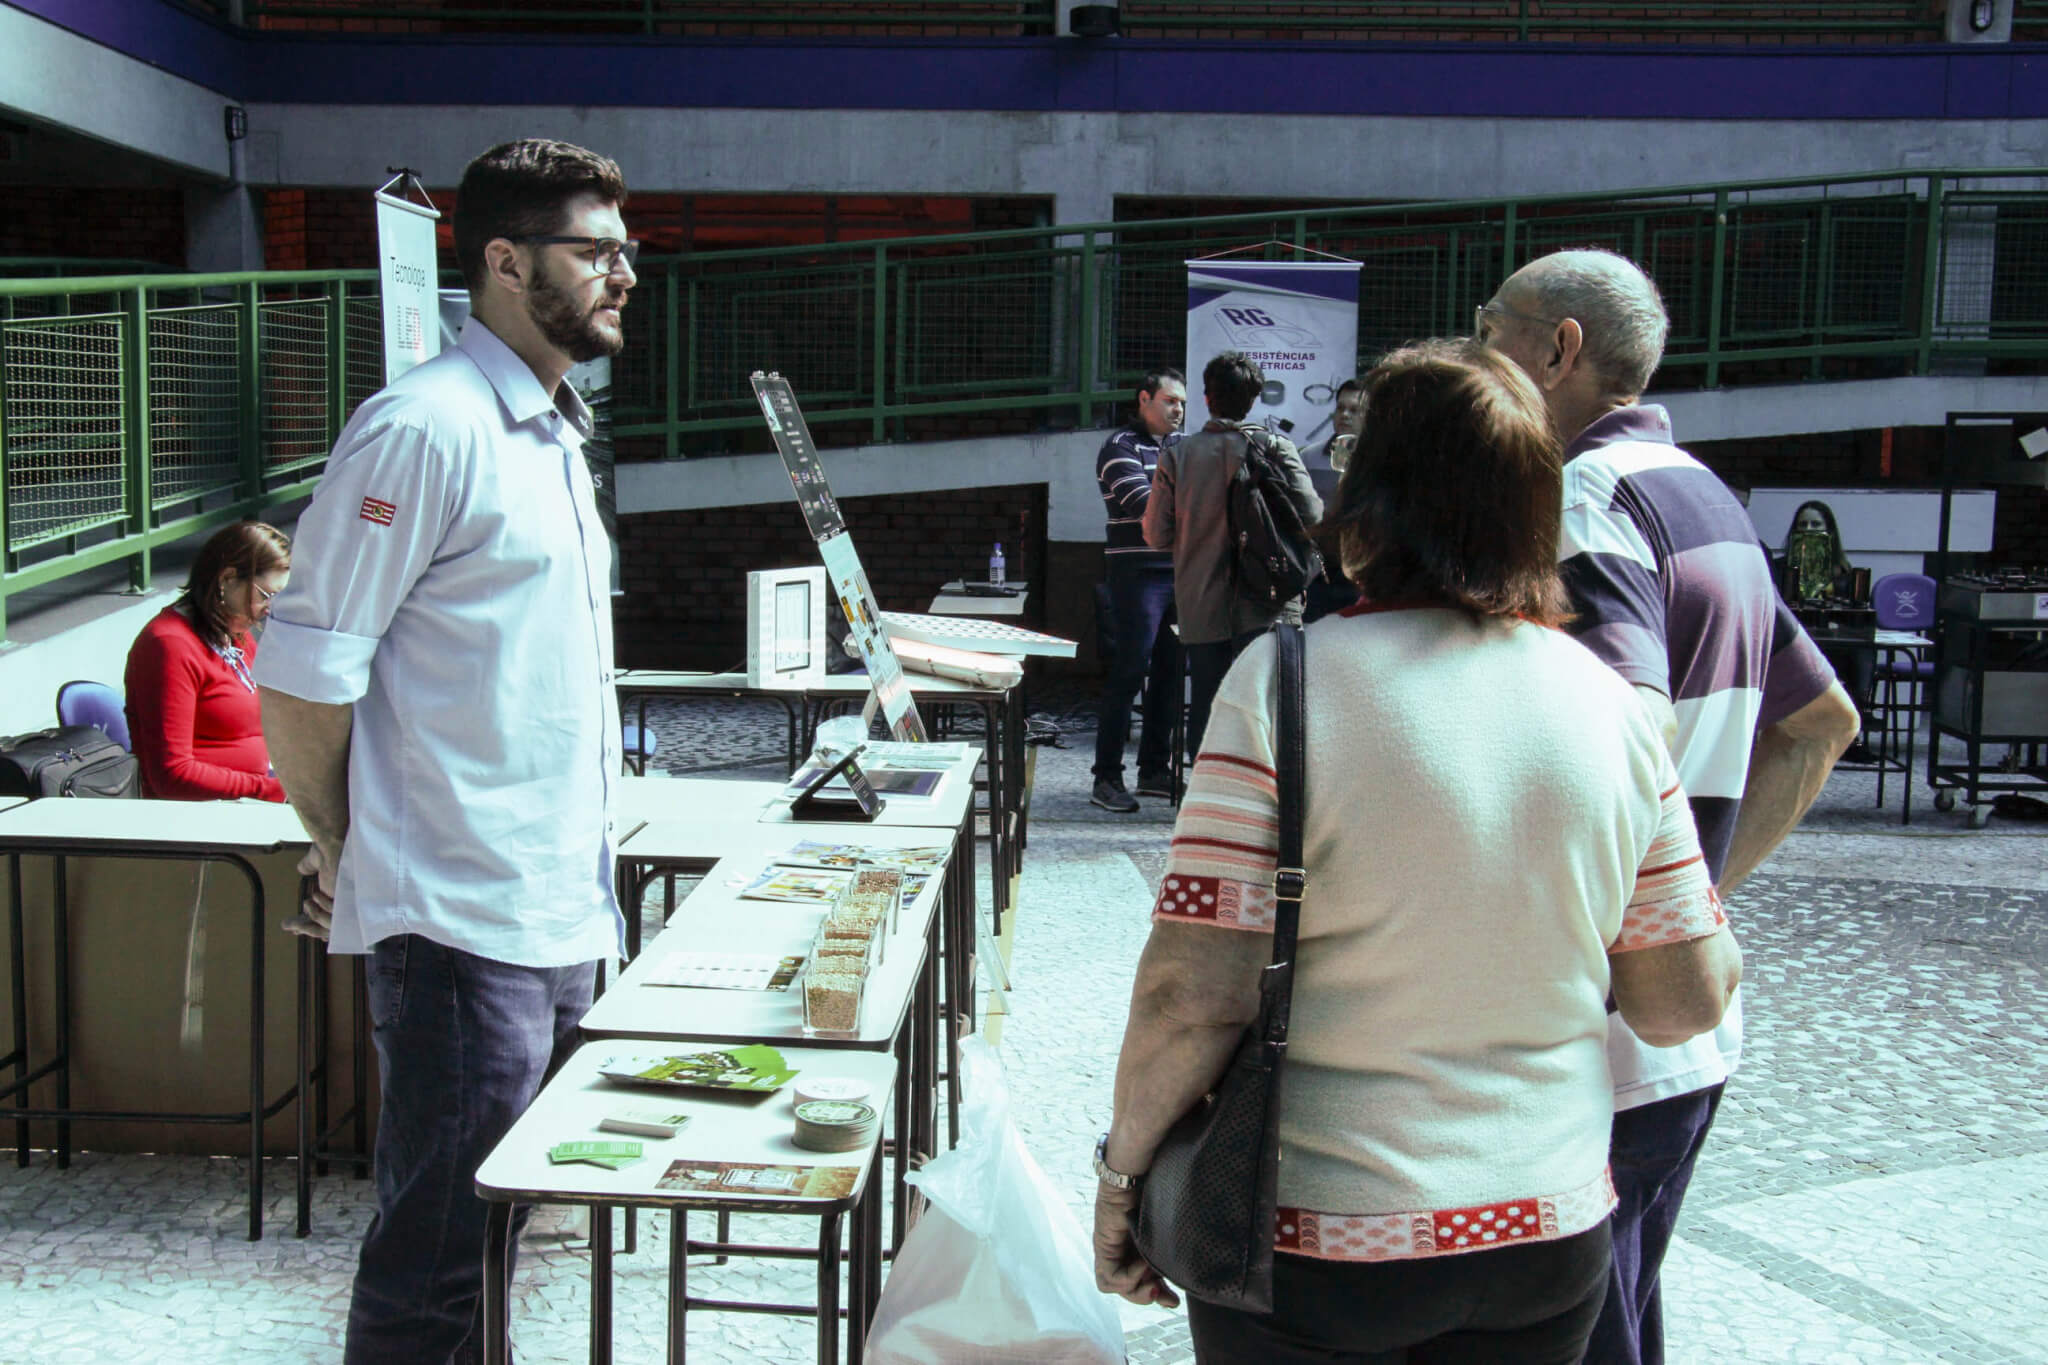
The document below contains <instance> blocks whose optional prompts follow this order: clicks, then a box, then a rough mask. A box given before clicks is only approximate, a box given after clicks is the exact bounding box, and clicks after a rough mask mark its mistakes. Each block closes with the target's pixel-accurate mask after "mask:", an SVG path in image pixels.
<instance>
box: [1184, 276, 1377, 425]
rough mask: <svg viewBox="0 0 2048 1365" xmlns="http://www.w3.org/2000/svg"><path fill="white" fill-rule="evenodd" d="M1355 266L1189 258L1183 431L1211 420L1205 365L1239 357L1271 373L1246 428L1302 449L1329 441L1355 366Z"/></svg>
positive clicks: (1356, 352) (1356, 283)
mask: <svg viewBox="0 0 2048 1365" xmlns="http://www.w3.org/2000/svg"><path fill="white" fill-rule="evenodd" d="M1358 264H1359V263H1358V262H1357V261H1312V262H1311V261H1222V260H1207V261H1189V262H1188V263H1187V266H1188V359H1187V374H1188V417H1187V429H1188V430H1189V431H1200V430H1201V429H1202V424H1203V423H1204V422H1206V421H1208V420H1209V405H1208V404H1207V403H1206V402H1204V401H1203V398H1202V367H1203V366H1205V365H1207V364H1208V363H1209V362H1210V361H1211V360H1212V359H1214V358H1215V357H1216V356H1217V355H1218V354H1220V353H1222V352H1224V351H1242V352H1243V353H1244V354H1245V355H1246V356H1248V357H1250V358H1251V359H1252V360H1254V361H1256V362H1257V363H1258V366H1259V368H1260V369H1262V370H1264V371H1265V372H1266V387H1265V391H1264V392H1263V393H1261V394H1260V395H1259V397H1258V398H1257V400H1256V401H1254V402H1253V403H1252V410H1251V411H1250V412H1249V413H1248V414H1246V416H1245V421H1246V422H1248V423H1254V424H1260V425H1264V426H1266V427H1269V428H1271V429H1272V430H1274V431H1277V432H1279V433H1281V434H1282V435H1284V436H1286V437H1287V438H1288V439H1289V440H1291V441H1293V442H1294V444H1295V445H1296V446H1298V447H1301V448H1302V449H1307V448H1308V447H1309V446H1310V445H1312V444H1314V443H1316V442H1319V441H1327V440H1328V439H1329V438H1330V434H1331V420H1332V418H1333V417H1334V416H1335V414H1336V410H1337V388H1338V386H1339V385H1341V384H1342V383H1343V382H1344V381H1345V380H1347V379H1349V378H1351V377H1352V375H1353V374H1354V373H1355V372H1356V367H1357V365H1358Z"/></svg>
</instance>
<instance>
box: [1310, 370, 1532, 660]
mask: <svg viewBox="0 0 2048 1365" xmlns="http://www.w3.org/2000/svg"><path fill="white" fill-rule="evenodd" d="M1365 393H1366V398H1365V430H1364V432H1363V434H1361V435H1360V436H1359V438H1358V448H1357V450H1356V452H1354V453H1353V455H1352V457H1351V463H1350V465H1349V466H1348V467H1347V468H1346V469H1345V471H1344V477H1343V480H1342V482H1340V483H1339V484H1338V486H1337V498H1336V510H1335V512H1333V513H1332V514H1331V515H1330V516H1329V517H1327V518H1326V519H1325V522H1324V526H1325V528H1326V529H1331V530H1334V531H1336V532H1337V535H1338V544H1339V546H1340V547H1341V549H1342V554H1343V563H1344V573H1345V575H1346V576H1347V577H1348V578H1350V579H1351V581H1352V582H1354V583H1356V584H1357V585H1358V587H1359V590H1360V591H1361V592H1362V593H1363V594H1364V596H1365V598H1366V600H1368V601H1378V602H1389V601H1396V600H1403V599H1415V598H1421V599H1423V600H1426V601H1431V602H1438V603H1441V604H1443V605H1445V606H1457V607H1463V608H1465V609H1466V610H1468V611H1471V612H1475V613H1478V614H1480V615H1484V616H1520V617H1524V618H1527V619H1529V620H1532V621H1536V622H1538V623H1540V624H1542V625H1547V626H1555V625H1559V624H1562V623H1563V622H1564V621H1565V620H1566V619H1567V618H1568V615H1569V613H1568V611H1567V608H1566V597H1565V593H1564V586H1563V584H1562V583H1561V582H1560V580H1559V579H1558V575H1557V538H1558V532H1559V521H1560V518H1561V516H1562V508H1563V496H1564V477H1563V469H1564V466H1563V461H1562V452H1561V450H1560V447H1559V444H1558V440H1557V437H1556V435H1555V434H1554V433H1553V432H1552V431H1551V429H1550V421H1549V418H1548V416H1547V415H1546V413H1545V409H1544V405H1543V399H1542V396H1541V395H1540V394H1538V393H1537V391H1536V387H1535V385H1534V384H1532V383H1531V382H1530V381H1529V378H1528V376H1527V375H1525V374H1523V373H1522V371H1521V368H1520V367H1519V366H1517V365H1516V364H1515V363H1514V362H1513V361H1511V360H1508V359H1506V358H1504V357H1502V356H1500V355H1498V354H1496V353H1495V352H1493V351H1490V350H1488V349H1486V348H1485V347H1483V346H1479V345H1477V344H1475V343H1473V342H1470V341H1426V342H1422V343H1419V344H1417V345H1414V346H1408V347H1404V348H1403V349H1401V350H1398V351H1395V352H1394V353H1393V354H1391V355H1389V356H1387V357H1386V358H1385V359H1384V360H1382V361H1381V362H1380V363H1379V364H1378V365H1377V366H1375V367H1374V368H1373V370H1372V372H1371V373H1370V374H1368V375H1367V376H1366V377H1365Z"/></svg>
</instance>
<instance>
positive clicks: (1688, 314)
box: [1636, 206, 1714, 352]
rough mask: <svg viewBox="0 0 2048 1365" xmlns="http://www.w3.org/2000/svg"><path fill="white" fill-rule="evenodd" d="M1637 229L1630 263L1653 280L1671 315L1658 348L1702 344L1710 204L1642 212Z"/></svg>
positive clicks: (1708, 296)
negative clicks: (1636, 250)
mask: <svg viewBox="0 0 2048 1365" xmlns="http://www.w3.org/2000/svg"><path fill="white" fill-rule="evenodd" d="M1641 235H1642V247H1641V248H1640V251H1641V254H1640V255H1638V256H1637V257H1636V263H1637V264H1638V265H1640V266H1642V267H1643V269H1644V270H1645V271H1646V272H1648V274H1649V276H1650V278H1651V279H1652V280H1654V281H1655V282H1656V285H1657V292H1658V293H1660V294H1662V295H1663V296H1664V312H1665V315H1666V316H1667V317H1669V318H1670V320H1671V330H1670V332H1669V333H1668V334H1667V335H1666V336H1665V338H1664V349H1665V350H1666V351H1667V352H1676V351H1687V350H1695V349H1701V348H1704V347H1705V346H1706V344H1707V317H1708V310H1709V308H1710V307H1711V305H1712V301H1713V287H1714V284H1713V281H1714V261H1713V253H1714V214H1713V210H1712V209H1711V208H1710V207H1706V206H1701V207H1698V208H1679V209H1672V210H1669V211H1666V212H1659V213H1656V214H1654V215H1646V216H1645V218H1644V220H1643V230H1642V234H1641Z"/></svg>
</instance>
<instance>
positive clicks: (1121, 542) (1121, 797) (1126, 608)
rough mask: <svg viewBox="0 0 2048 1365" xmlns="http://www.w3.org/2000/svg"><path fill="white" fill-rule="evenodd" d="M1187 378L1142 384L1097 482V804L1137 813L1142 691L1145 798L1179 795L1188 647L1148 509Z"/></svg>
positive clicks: (1098, 466)
mask: <svg viewBox="0 0 2048 1365" xmlns="http://www.w3.org/2000/svg"><path fill="white" fill-rule="evenodd" d="M1187 402H1188V391H1187V383H1186V379H1185V377H1184V376H1183V375H1182V374H1181V372H1180V371H1179V370H1176V369H1174V368H1172V367H1171V366H1161V367H1159V368H1158V369H1156V370H1152V371H1150V372H1148V373H1147V374H1146V375H1145V377H1144V378H1143V379H1141V380H1140V381H1139V382H1138V393H1137V413H1136V415H1135V416H1133V418H1132V419H1131V421H1130V423H1129V424H1128V425H1126V426H1123V427H1120V428H1118V429H1117V431H1116V432H1115V433H1114V434H1113V435H1111V436H1110V438H1109V439H1108V440H1107V441H1104V442H1103V443H1102V450H1101V451H1100V453H1098V454H1097V455H1096V457H1095V479H1096V482H1097V483H1099V484H1100V485H1101V487H1102V502H1103V507H1104V509H1105V510H1106V511H1107V512H1108V515H1109V526H1108V535H1107V542H1108V543H1107V545H1106V546H1105V548H1104V553H1103V565H1104V571H1105V575H1106V579H1107V587H1108V590H1109V635H1110V638H1111V640H1112V642H1113V647H1112V650H1111V655H1110V660H1109V678H1108V681H1107V682H1106V683H1105V684H1104V686H1103V690H1102V703H1101V706H1100V708H1099V709H1098V711H1097V725H1096V731H1095V789H1094V792H1093V793H1092V794H1091V795H1090V797H1089V800H1091V801H1093V802H1094V803H1095V804H1096V805H1098V806H1100V807H1102V808H1103V809H1104V810H1111V811H1116V812H1118V813H1120V814H1129V813H1131V812H1132V811H1135V810H1137V809H1138V798H1137V797H1136V796H1133V795H1131V793H1130V792H1129V791H1128V790H1127V789H1126V788H1125V787H1124V746H1125V745H1126V744H1127V743H1128V742H1129V741H1130V735H1131V703H1132V701H1133V700H1135V699H1136V697H1137V695H1138V693H1139V691H1140V690H1141V689H1142V690H1143V691H1144V694H1145V725H1144V729H1143V731H1142V733H1141V734H1140V736H1139V739H1138V793H1139V795H1141V796H1164V797H1168V798H1171V797H1172V795H1173V774H1172V770H1171V767H1170V766H1169V765H1170V764H1171V762H1172V739H1173V736H1172V728H1173V715H1174V711H1175V710H1176V709H1177V708H1178V706H1179V704H1180V690H1181V682H1180V679H1181V668H1180V647H1179V645H1178V643H1177V642H1176V641H1175V639H1174V636H1173V632H1172V631H1171V630H1168V629H1167V628H1166V625H1167V622H1169V621H1170V620H1172V619H1173V555H1172V554H1171V553H1169V552H1167V551H1165V550H1154V549H1151V548H1149V547H1147V546H1146V544H1145V505H1146V503H1148V502H1149V501H1150V500H1151V497H1152V471H1153V469H1154V468H1155V467H1156V466H1157V465H1158V464H1159V453H1160V452H1161V451H1162V450H1164V449H1166V448H1167V447H1168V446H1169V445H1171V444H1174V443H1176V442H1178V441H1179V440H1180V424H1181V418H1182V417H1183V416H1184V415H1186V412H1187Z"/></svg>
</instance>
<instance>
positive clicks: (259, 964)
mask: <svg viewBox="0 0 2048 1365" xmlns="http://www.w3.org/2000/svg"><path fill="white" fill-rule="evenodd" d="M225 861H227V863H228V864H229V865H230V866H232V867H237V868H240V869H241V871H242V875H243V876H245V877H247V878H248V879H249V1240H250V1241H252V1242H260V1241H262V1240H263V1005H264V1000H265V998H266V992H265V990H264V985H263V879H262V878H261V877H259V876H257V875H256V869H255V868H253V867H251V866H249V864H248V863H247V862H245V861H243V860H242V859H240V858H229V859H226V860H225ZM293 1098H294V1099H295V1100H296V1102H297V1104H298V1106H299V1109H300V1112H301V1113H303V1112H304V1111H305V1107H306V1094H305V1091H303V1090H299V1091H297V1093H296V1094H295V1095H294V1097H293ZM67 1103H68V1101H67Z"/></svg>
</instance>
